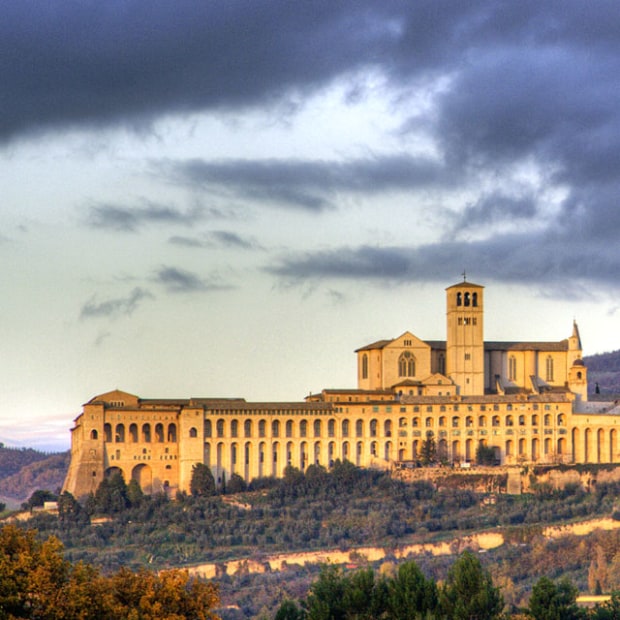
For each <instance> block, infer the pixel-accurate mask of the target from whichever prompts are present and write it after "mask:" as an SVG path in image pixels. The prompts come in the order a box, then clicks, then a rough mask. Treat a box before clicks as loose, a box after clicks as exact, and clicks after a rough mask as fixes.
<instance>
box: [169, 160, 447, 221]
mask: <svg viewBox="0 0 620 620" xmlns="http://www.w3.org/2000/svg"><path fill="white" fill-rule="evenodd" d="M158 167H159V168H160V169H161V170H162V171H163V172H164V173H165V174H168V175H170V177H171V178H173V179H175V180H176V181H177V182H179V183H182V184H185V185H188V186H190V187H192V188H195V189H206V190H211V191H214V192H215V191H217V192H228V193H231V194H233V195H235V196H236V197H238V198H242V199H250V200H256V201H262V202H267V203H271V204H277V205H280V206H286V207H289V208H294V209H303V210H308V211H321V210H324V209H329V208H333V207H334V205H335V197H336V196H337V194H338V193H344V192H353V193H358V194H361V193H364V194H376V193H380V192H389V191H407V190H414V189H419V188H424V187H429V186H435V187H437V186H439V185H440V184H441V185H444V186H451V185H452V184H454V183H456V180H457V174H456V172H452V171H448V170H447V169H446V168H445V167H444V165H443V164H442V163H441V162H437V161H435V160H432V159H429V158H424V157H411V156H409V155H404V154H400V155H391V156H376V157H368V158H364V159H356V160H352V161H345V162H341V161H326V160H318V161H303V160H292V161H291V160H280V159H266V160H224V161H215V162H209V161H205V160H196V159H195V160H188V161H181V162H173V161H166V162H160V163H159V164H158Z"/></svg>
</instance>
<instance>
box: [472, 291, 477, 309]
mask: <svg viewBox="0 0 620 620" xmlns="http://www.w3.org/2000/svg"><path fill="white" fill-rule="evenodd" d="M471 305H472V306H474V308H475V307H477V306H478V293H472V296H471Z"/></svg>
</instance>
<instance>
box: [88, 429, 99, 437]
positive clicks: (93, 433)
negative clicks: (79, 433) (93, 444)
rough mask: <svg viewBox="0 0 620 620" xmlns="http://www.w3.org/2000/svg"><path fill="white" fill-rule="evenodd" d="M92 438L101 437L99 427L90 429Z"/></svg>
mask: <svg viewBox="0 0 620 620" xmlns="http://www.w3.org/2000/svg"><path fill="white" fill-rule="evenodd" d="M90 438H91V439H99V432H98V431H97V429H96V428H93V429H92V430H91V431H90Z"/></svg>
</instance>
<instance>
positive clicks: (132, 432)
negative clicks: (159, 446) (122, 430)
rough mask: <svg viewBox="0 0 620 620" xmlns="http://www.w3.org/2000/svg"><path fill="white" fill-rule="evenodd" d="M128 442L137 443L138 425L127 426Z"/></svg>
mask: <svg viewBox="0 0 620 620" xmlns="http://www.w3.org/2000/svg"><path fill="white" fill-rule="evenodd" d="M129 440H130V441H131V443H138V425H137V424H135V423H132V424H130V425H129Z"/></svg>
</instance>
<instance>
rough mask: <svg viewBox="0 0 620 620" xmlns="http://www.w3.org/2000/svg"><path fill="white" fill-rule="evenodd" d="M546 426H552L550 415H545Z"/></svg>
mask: <svg viewBox="0 0 620 620" xmlns="http://www.w3.org/2000/svg"><path fill="white" fill-rule="evenodd" d="M545 426H551V416H550V415H549V414H548V413H546V414H545Z"/></svg>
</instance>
